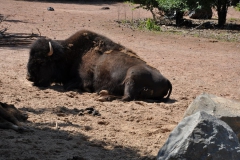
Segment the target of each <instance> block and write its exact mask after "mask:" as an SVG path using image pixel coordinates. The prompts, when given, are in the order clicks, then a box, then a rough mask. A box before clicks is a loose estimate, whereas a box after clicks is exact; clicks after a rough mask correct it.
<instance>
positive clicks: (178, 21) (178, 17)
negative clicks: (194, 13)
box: [176, 11, 184, 26]
mask: <svg viewBox="0 0 240 160" xmlns="http://www.w3.org/2000/svg"><path fill="white" fill-rule="evenodd" d="M183 14H184V13H183V12H182V11H177V12H176V25H177V26H180V25H181V24H182V23H183Z"/></svg>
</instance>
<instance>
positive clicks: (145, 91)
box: [28, 30, 172, 100]
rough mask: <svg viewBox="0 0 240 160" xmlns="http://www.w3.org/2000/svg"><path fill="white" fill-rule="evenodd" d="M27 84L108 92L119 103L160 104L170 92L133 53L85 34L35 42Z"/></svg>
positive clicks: (166, 82) (164, 81)
mask: <svg viewBox="0 0 240 160" xmlns="http://www.w3.org/2000/svg"><path fill="white" fill-rule="evenodd" d="M49 42H51V45H52V48H53V54H52V55H50V56H49V55H48V54H49V50H50V49H49ZM28 80H30V81H32V82H34V85H36V86H39V87H42V86H49V85H50V84H51V83H53V82H55V83H62V84H63V85H64V87H65V88H66V89H72V88H74V87H77V88H81V90H83V91H87V92H100V91H101V90H107V91H108V93H109V94H112V95H115V96H122V100H134V99H155V100H161V99H162V98H163V97H164V96H167V97H166V98H169V96H170V94H171V91H172V85H171V83H170V81H169V80H168V79H166V78H165V77H164V76H163V75H162V74H161V73H160V72H159V71H158V70H157V69H155V68H153V67H151V66H149V65H148V64H146V62H145V61H143V60H142V59H141V58H140V57H139V56H138V55H137V54H136V53H135V52H133V51H132V50H129V49H127V48H125V47H124V46H122V45H120V44H118V43H115V42H113V41H112V40H110V39H108V38H107V37H104V36H102V35H99V34H97V33H94V32H91V31H88V30H81V31H78V32H77V33H75V34H73V35H72V36H70V37H69V38H68V39H66V40H63V41H60V42H59V41H58V42H57V41H53V40H51V39H43V38H42V39H39V40H37V41H36V42H35V43H34V44H33V45H32V47H31V49H30V57H29V61H28Z"/></svg>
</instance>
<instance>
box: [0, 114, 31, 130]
mask: <svg viewBox="0 0 240 160" xmlns="http://www.w3.org/2000/svg"><path fill="white" fill-rule="evenodd" d="M19 124H20V123H19ZM0 128H1V129H12V130H14V131H17V132H24V131H26V130H27V129H26V128H24V127H22V126H18V125H15V124H13V123H11V122H9V121H7V120H5V119H3V118H1V117H0Z"/></svg>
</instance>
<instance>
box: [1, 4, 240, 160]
mask: <svg viewBox="0 0 240 160" xmlns="http://www.w3.org/2000/svg"><path fill="white" fill-rule="evenodd" d="M50 6H51V7H53V8H54V9H55V11H53V12H49V11H47V7H50ZM105 6H108V7H110V10H101V7H105ZM0 9H1V10H0V14H2V15H4V16H6V15H10V16H9V17H8V19H7V21H5V22H4V23H1V24H0V27H8V32H9V33H27V34H31V33H41V35H42V36H47V37H49V38H52V39H65V38H67V37H68V36H70V35H72V34H73V33H75V32H76V31H78V30H81V29H89V30H92V31H95V32H98V33H100V34H103V35H105V36H107V37H109V38H111V39H112V40H114V41H116V42H119V43H121V44H123V45H125V46H126V47H128V48H130V49H132V50H134V51H135V52H137V53H138V55H139V56H140V57H142V58H143V59H144V60H145V61H147V63H149V64H151V65H152V66H153V67H155V68H157V69H158V70H160V71H161V73H162V74H163V75H164V76H165V77H167V78H168V79H169V80H170V81H171V82H172V84H173V92H172V95H171V101H170V102H169V103H147V102H143V101H132V102H121V101H117V100H116V101H113V102H99V101H96V98H97V95H96V94H91V93H83V94H79V93H77V92H74V91H69V92H65V91H63V89H62V88H61V87H59V86H52V87H50V88H47V89H44V90H41V89H38V88H36V87H33V86H32V84H31V83H30V82H28V81H27V80H26V79H25V77H26V64H27V61H28V52H29V46H17V47H10V46H0V54H1V56H0V71H1V74H0V93H1V94H0V101H1V102H6V103H11V104H14V105H15V106H16V107H17V108H18V109H20V110H22V111H24V112H26V113H27V114H28V115H29V119H28V122H27V123H26V125H27V126H29V127H30V128H32V129H33V132H30V133H23V134H19V133H16V132H14V131H12V130H2V129H1V130H0V135H1V140H0V159H3V160H5V159H6V160H8V159H9V160H17V159H18V160H30V159H31V160H34V159H36V160H41V159H50V160H55V159H59V160H66V159H74V157H75V159H77V158H78V159H88V160H100V159H101V160H103V159H104V160H108V159H109V160H112V159H115V160H120V159H122V160H126V159H129V160H130V159H136V160H139V159H155V156H156V155H157V153H158V151H159V149H160V148H161V146H162V145H163V144H164V143H165V141H166V139H167V137H168V135H169V134H170V132H171V131H172V129H173V128H174V127H175V126H176V125H177V124H178V122H179V121H180V120H181V119H182V117H183V114H184V111H185V110H186V108H187V107H188V105H189V104H190V103H191V102H192V100H193V99H194V98H195V97H196V96H197V95H199V94H201V93H202V92H207V93H210V94H215V95H217V96H222V97H225V98H229V99H234V100H240V78H239V77H240V68H239V66H240V53H239V49H240V44H239V43H234V42H221V41H212V40H210V39H201V38H194V37H189V36H183V35H173V34H164V33H153V32H148V31H140V30H134V29H130V28H124V27H122V26H120V25H119V24H117V23H116V22H114V21H115V20H119V19H123V20H124V19H131V18H132V17H133V18H143V17H151V14H150V13H148V12H146V11H144V10H134V12H132V10H131V8H130V7H128V6H127V5H126V4H121V3H114V4H108V3H105V4H96V3H93V4H71V3H41V2H27V1H14V0H0ZM87 107H92V108H94V109H95V110H98V111H99V113H100V114H101V115H100V116H93V115H91V114H84V115H82V116H80V115H79V114H78V110H80V109H85V108H87ZM56 124H57V126H58V127H56Z"/></svg>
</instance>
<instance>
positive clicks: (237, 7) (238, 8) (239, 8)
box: [235, 3, 240, 11]
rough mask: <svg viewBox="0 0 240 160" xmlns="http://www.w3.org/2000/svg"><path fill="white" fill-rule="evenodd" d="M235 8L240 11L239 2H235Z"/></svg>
mask: <svg viewBox="0 0 240 160" xmlns="http://www.w3.org/2000/svg"><path fill="white" fill-rule="evenodd" d="M235 9H236V10H237V11H240V3H237V5H236V7H235Z"/></svg>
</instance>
